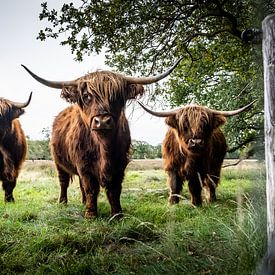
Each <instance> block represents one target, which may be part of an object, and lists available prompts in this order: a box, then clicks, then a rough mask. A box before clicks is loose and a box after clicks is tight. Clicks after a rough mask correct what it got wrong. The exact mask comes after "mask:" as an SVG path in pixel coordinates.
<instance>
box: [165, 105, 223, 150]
mask: <svg viewBox="0 0 275 275" xmlns="http://www.w3.org/2000/svg"><path fill="white" fill-rule="evenodd" d="M166 123H167V124H168V125H169V126H170V127H172V128H174V129H175V131H176V133H177V137H178V142H179V143H180V144H181V146H183V147H184V148H187V149H188V150H190V151H191V152H194V153H199V152H202V151H204V150H205V149H206V148H207V146H208V141H209V137H210V136H211V134H212V133H213V130H214V129H216V128H217V127H219V126H221V125H222V124H223V123H225V117H224V116H222V115H217V114H214V113H212V112H211V111H210V110H209V109H206V108H204V107H200V106H188V107H185V108H182V109H180V110H178V112H177V113H176V114H175V115H173V116H169V117H167V118H166Z"/></svg>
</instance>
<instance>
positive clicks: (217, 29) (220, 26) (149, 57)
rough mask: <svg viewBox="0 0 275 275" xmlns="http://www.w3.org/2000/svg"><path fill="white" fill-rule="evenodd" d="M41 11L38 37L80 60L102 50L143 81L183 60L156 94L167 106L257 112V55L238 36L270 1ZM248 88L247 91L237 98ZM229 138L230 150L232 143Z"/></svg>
mask: <svg viewBox="0 0 275 275" xmlns="http://www.w3.org/2000/svg"><path fill="white" fill-rule="evenodd" d="M41 6H42V11H41V13H40V15H39V18H40V20H47V21H48V25H49V27H46V28H45V29H44V30H41V31H40V32H39V34H38V39H40V40H42V41H43V40H46V39H47V38H54V39H56V38H58V39H61V45H68V46H70V48H71V51H72V53H74V54H75V57H76V59H77V60H79V61H81V60H83V58H85V55H87V54H88V55H89V54H90V53H92V52H96V53H99V52H100V51H102V49H104V50H105V52H106V63H107V64H108V65H110V66H112V67H116V69H117V70H119V71H121V72H126V73H127V74H129V73H137V72H138V73H141V74H143V75H146V74H152V73H156V71H158V72H159V71H163V68H164V67H167V66H169V65H171V64H172V63H173V62H174V61H175V60H176V58H178V57H179V56H181V57H184V58H185V60H184V61H183V62H181V66H179V67H178V68H177V70H176V71H174V72H173V76H172V77H171V78H170V81H169V83H168V85H166V86H165V91H163V90H162V94H163V93H164V98H165V99H166V100H169V102H170V104H171V105H182V104H186V103H188V102H191V101H196V102H197V103H200V104H206V105H208V106H210V107H216V108H219V109H224V108H226V109H233V108H235V107H239V106H243V105H245V104H246V103H247V102H250V101H251V100H252V99H255V98H259V101H258V103H257V104H256V105H255V107H254V108H253V110H254V112H255V113H259V112H261V111H262V109H263V101H262V98H263V86H262V58H261V49H260V47H257V46H253V45H252V44H249V43H248V42H247V41H244V40H242V38H241V34H242V32H243V31H244V30H245V29H248V28H251V27H257V28H260V27H261V21H262V20H263V18H264V17H265V16H266V15H267V14H270V13H273V12H275V6H274V3H273V1H271V0H267V1H263V0H260V1H258V0H257V1H256V0H247V1H239V0H230V1H221V0H208V1H187V0H183V1H159V0H148V1H141V0H138V1H123V0H107V1H91V0H89V1H88V0H82V1H80V2H78V4H73V3H70V4H63V6H62V8H61V9H60V11H57V10H55V9H54V8H49V7H48V5H47V2H45V3H42V4H41ZM247 85H249V86H248V89H249V92H248V90H246V92H242V93H241V96H238V94H239V91H242V90H243V89H244V87H246V86H247ZM159 91H160V89H159V88H158V89H156V92H159ZM153 98H154V99H156V98H157V95H153ZM161 99H162V100H163V95H162V97H161ZM251 112H252V111H251ZM251 121H254V118H253V116H251V119H250V122H251ZM255 123H257V124H256V128H257V129H258V128H262V127H263V125H262V120H261V121H259V119H258V118H257V119H256V121H255ZM228 125H229V127H230V128H232V125H231V126H230V123H229V124H228ZM238 126H240V127H234V129H236V131H237V132H235V133H234V134H235V135H237V134H238V133H239V132H240V131H246V129H245V128H246V127H247V124H245V123H243V122H242V123H240V124H238ZM225 131H227V128H226V127H225ZM256 132H257V131H256ZM228 134H229V139H230V143H231V140H232V144H233V145H234V146H235V145H236V144H235V143H236V142H237V141H236V138H233V137H232V136H231V134H233V133H231V132H230V133H229V132H228ZM256 134H259V132H257V133H256ZM261 142H262V141H261Z"/></svg>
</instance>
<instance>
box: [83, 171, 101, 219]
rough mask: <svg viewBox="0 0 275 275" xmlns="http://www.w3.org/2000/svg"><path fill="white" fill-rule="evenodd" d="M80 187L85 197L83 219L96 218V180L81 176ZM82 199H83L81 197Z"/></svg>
mask: <svg viewBox="0 0 275 275" xmlns="http://www.w3.org/2000/svg"><path fill="white" fill-rule="evenodd" d="M80 178H81V186H82V187H83V190H84V193H85V197H86V209H85V214H84V216H85V218H94V217H96V216H97V197H98V193H99V183H98V181H97V180H96V179H94V178H92V177H89V176H86V175H85V176H81V177H80ZM82 198H83V197H82Z"/></svg>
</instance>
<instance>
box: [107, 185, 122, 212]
mask: <svg viewBox="0 0 275 275" xmlns="http://www.w3.org/2000/svg"><path fill="white" fill-rule="evenodd" d="M121 188H122V187H121V181H116V182H115V183H114V182H113V183H112V184H111V185H107V186H106V194H107V198H108V200H109V203H110V206H111V215H112V216H115V215H119V214H122V208H121V205H120V194H121ZM119 216H120V215H119Z"/></svg>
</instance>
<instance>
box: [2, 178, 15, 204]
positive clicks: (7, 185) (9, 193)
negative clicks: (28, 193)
mask: <svg viewBox="0 0 275 275" xmlns="http://www.w3.org/2000/svg"><path fill="white" fill-rule="evenodd" d="M15 185H16V181H7V180H4V181H3V189H4V191H5V202H14V197H13V189H14V187H15Z"/></svg>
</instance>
